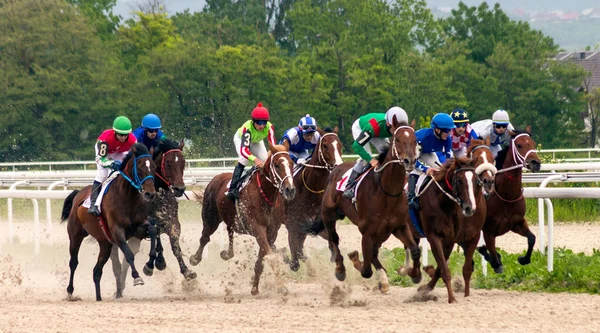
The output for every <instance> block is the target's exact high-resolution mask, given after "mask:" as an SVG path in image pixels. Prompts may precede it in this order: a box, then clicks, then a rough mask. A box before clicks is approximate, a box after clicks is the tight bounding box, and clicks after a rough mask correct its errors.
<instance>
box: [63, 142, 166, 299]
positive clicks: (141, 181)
mask: <svg viewBox="0 0 600 333" xmlns="http://www.w3.org/2000/svg"><path fill="white" fill-rule="evenodd" d="M122 165H123V167H122V170H121V171H119V172H120V173H121V174H120V175H119V176H118V177H116V178H115V179H114V180H113V182H112V184H111V186H110V188H109V189H108V192H107V193H106V194H105V195H104V199H103V200H102V203H101V208H102V209H101V210H102V215H101V217H100V218H97V217H96V216H93V215H91V214H88V213H87V208H85V207H83V206H82V203H83V202H84V201H85V199H86V198H87V197H88V196H89V195H90V191H91V186H86V187H84V188H83V189H82V190H81V191H79V190H75V191H73V192H71V194H69V196H68V197H67V198H66V199H65V202H64V204H63V209H62V215H61V218H62V220H63V221H65V220H68V224H67V231H68V233H69V241H70V245H69V252H70V254H71V260H70V261H69V267H70V268H71V276H70V279H69V286H68V287H67V293H68V299H73V289H74V288H73V277H74V275H75V269H76V268H77V265H78V263H79V261H78V254H79V248H80V247H81V242H82V241H83V239H84V238H85V237H87V236H88V235H91V236H92V237H94V238H95V239H96V240H97V241H98V245H99V246H100V252H99V254H98V262H97V263H96V266H94V284H95V285H96V300H97V301H101V300H102V297H101V293H100V279H101V277H102V268H103V267H104V264H106V262H107V261H108V258H109V257H110V253H111V249H112V245H113V242H114V243H115V244H116V245H117V246H119V248H120V249H121V251H123V254H124V255H125V259H126V260H127V262H128V263H129V265H130V266H131V268H132V269H131V276H132V277H133V279H134V280H133V285H134V286H136V285H140V284H144V281H143V280H142V278H141V277H140V275H139V273H138V271H137V270H136V269H135V265H134V263H133V261H134V255H133V252H132V251H131V249H130V248H129V245H127V239H129V238H131V237H133V236H136V237H138V238H142V237H144V236H145V235H146V232H147V233H148V234H149V236H150V238H151V249H150V261H148V263H147V264H146V266H144V272H147V271H148V270H151V269H153V268H154V260H155V259H156V253H155V248H154V247H155V242H156V228H155V227H153V226H151V225H150V223H148V220H147V218H148V202H151V201H152V200H153V199H154V197H155V194H156V191H155V189H154V173H155V171H156V165H155V164H154V161H153V160H152V156H150V155H149V154H148V149H147V148H146V146H144V145H143V144H140V143H136V144H134V145H133V147H132V148H131V150H130V151H129V154H128V155H127V156H126V157H125V159H124V160H123V164H122ZM100 223H103V224H105V225H106V228H103V227H102V226H101V225H100Z"/></svg>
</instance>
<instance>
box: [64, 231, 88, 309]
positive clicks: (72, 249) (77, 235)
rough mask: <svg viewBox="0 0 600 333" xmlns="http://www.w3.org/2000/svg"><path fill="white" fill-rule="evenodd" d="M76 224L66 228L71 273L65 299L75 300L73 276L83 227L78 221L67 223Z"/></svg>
mask: <svg viewBox="0 0 600 333" xmlns="http://www.w3.org/2000/svg"><path fill="white" fill-rule="evenodd" d="M75 223H76V224H77V226H76V227H74V228H68V230H69V254H70V255H71V259H70V260H69V268H70V269H71V275H70V277H69V285H68V286H67V300H75V298H74V297H73V290H74V289H75V288H74V287H73V278H74V276H75V270H76V269H77V265H79V259H78V256H79V248H80V247H81V242H83V239H84V238H85V234H84V233H83V229H82V227H81V224H79V222H78V221H75V222H74V223H71V222H69V224H75Z"/></svg>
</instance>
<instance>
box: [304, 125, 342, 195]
mask: <svg viewBox="0 0 600 333" xmlns="http://www.w3.org/2000/svg"><path fill="white" fill-rule="evenodd" d="M328 135H335V136H337V134H335V133H325V134H323V135H322V136H321V137H320V138H319V149H318V150H319V154H318V155H317V164H302V165H303V166H305V167H308V168H315V169H326V170H327V171H328V172H329V173H331V170H333V168H335V164H334V165H331V164H329V163H327V159H325V155H323V138H324V137H326V136H328ZM321 164H325V165H321ZM305 171H306V169H303V170H302V183H303V184H304V187H305V188H306V189H307V190H308V191H309V192H311V193H315V194H320V193H323V192H325V189H323V190H321V191H316V190H313V189H311V188H310V187H308V184H306V179H305V178H304V172H305Z"/></svg>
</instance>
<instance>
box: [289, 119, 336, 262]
mask: <svg viewBox="0 0 600 333" xmlns="http://www.w3.org/2000/svg"><path fill="white" fill-rule="evenodd" d="M319 133H320V134H321V138H320V139H319V143H318V144H317V146H316V147H315V149H314V151H313V153H312V158H311V159H310V161H309V162H308V163H307V164H306V165H305V166H304V167H303V169H302V170H301V171H300V172H298V173H297V174H296V175H295V176H294V186H295V187H296V197H295V198H294V201H293V202H292V201H286V202H285V222H284V223H285V226H286V228H287V230H288V241H289V245H290V252H291V255H292V259H291V260H290V262H289V265H290V268H291V270H293V271H297V270H298V268H300V263H299V260H300V259H301V260H303V261H305V260H306V257H305V256H304V250H303V248H304V241H305V240H306V235H307V234H308V229H309V227H310V226H311V225H313V224H314V223H315V222H316V221H320V220H321V202H322V200H323V193H324V192H325V186H327V177H328V176H329V173H330V172H331V170H333V168H334V167H336V166H338V165H340V164H342V163H343V161H342V156H341V153H342V143H341V141H340V139H339V137H338V136H337V131H336V130H334V131H333V132H323V131H321V130H319Z"/></svg>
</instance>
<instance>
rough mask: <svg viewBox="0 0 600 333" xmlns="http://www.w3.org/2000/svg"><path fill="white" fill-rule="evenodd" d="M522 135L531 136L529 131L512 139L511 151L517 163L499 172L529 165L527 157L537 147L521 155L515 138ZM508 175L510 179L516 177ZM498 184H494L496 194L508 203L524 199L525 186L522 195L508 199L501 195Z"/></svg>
mask: <svg viewBox="0 0 600 333" xmlns="http://www.w3.org/2000/svg"><path fill="white" fill-rule="evenodd" d="M521 136H529V134H527V133H521V134H519V135H517V136H515V137H514V138H513V139H512V140H511V147H510V149H511V151H512V157H513V162H514V163H515V165H513V166H511V167H508V168H503V169H501V170H498V173H504V172H507V171H512V170H515V169H522V168H524V167H526V166H527V164H526V163H525V161H526V160H527V157H528V156H529V154H531V153H535V149H530V150H528V151H527V152H526V153H525V156H523V155H521V153H519V150H518V149H516V148H515V140H517V139H518V138H519V137H521ZM506 177H507V178H508V179H510V180H513V179H515V178H514V177H513V176H510V175H509V174H506ZM496 186H497V184H494V192H495V193H496V195H497V196H498V198H499V199H500V200H502V201H504V202H508V203H512V202H517V201H519V200H521V199H523V187H521V195H519V197H518V198H516V199H514V200H507V199H505V198H503V197H502V196H500V194H499V193H498V189H497V188H496Z"/></svg>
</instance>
